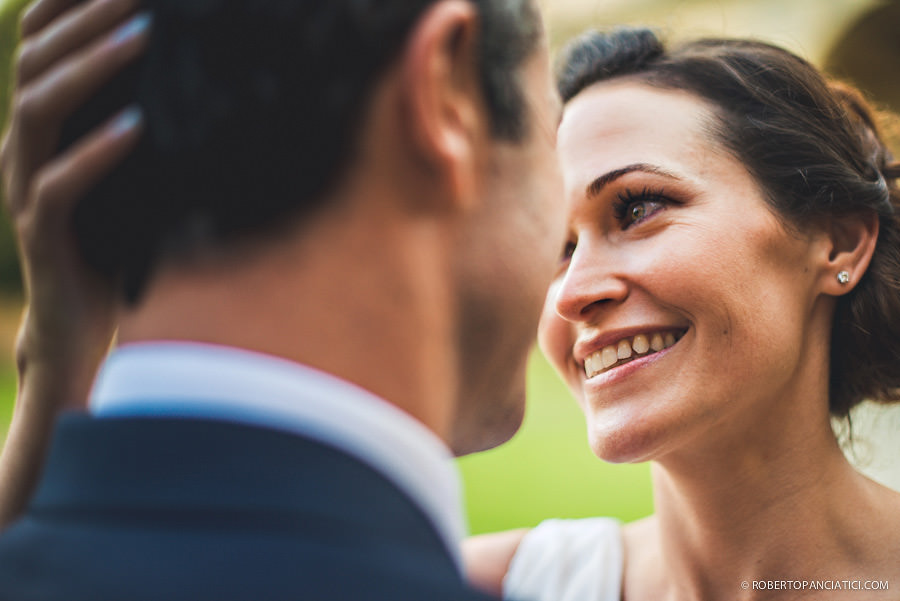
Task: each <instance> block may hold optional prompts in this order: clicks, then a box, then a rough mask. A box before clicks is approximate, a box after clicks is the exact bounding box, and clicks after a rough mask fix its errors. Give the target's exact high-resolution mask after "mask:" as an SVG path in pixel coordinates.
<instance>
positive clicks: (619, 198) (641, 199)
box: [613, 188, 671, 229]
mask: <svg viewBox="0 0 900 601" xmlns="http://www.w3.org/2000/svg"><path fill="white" fill-rule="evenodd" d="M670 203H671V200H669V198H668V197H666V196H665V195H664V194H663V191H662V190H652V189H650V188H644V189H643V190H641V191H640V192H635V191H634V190H630V189H629V190H625V191H624V192H620V193H619V194H617V195H616V200H615V202H614V203H613V213H614V214H615V216H616V219H617V220H618V221H619V223H621V224H622V229H628V228H629V227H631V226H632V225H636V224H638V223H640V222H642V221H644V220H645V219H647V218H648V217H650V216H652V215H653V214H655V213H657V212H658V211H661V210H662V209H664V208H665V207H666V205H668V204H670Z"/></svg>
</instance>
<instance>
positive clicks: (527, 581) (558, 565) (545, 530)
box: [503, 518, 624, 601]
mask: <svg viewBox="0 0 900 601" xmlns="http://www.w3.org/2000/svg"><path fill="white" fill-rule="evenodd" d="M623 569H624V547H623V543H622V525H621V523H620V522H619V521H618V520H615V519H612V518H587V519H581V520H547V521H545V522H541V523H540V524H539V525H538V526H537V527H536V528H534V529H533V530H531V531H530V532H529V533H528V534H526V535H525V537H524V538H523V539H522V542H521V543H520V544H519V548H518V549H517V550H516V553H515V555H514V556H513V559H512V562H511V563H510V566H509V571H508V572H507V573H506V577H505V578H504V580H503V596H504V598H505V599H515V600H516V601H620V599H621V596H622V574H623Z"/></svg>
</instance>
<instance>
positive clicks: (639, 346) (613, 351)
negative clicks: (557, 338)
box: [584, 332, 678, 378]
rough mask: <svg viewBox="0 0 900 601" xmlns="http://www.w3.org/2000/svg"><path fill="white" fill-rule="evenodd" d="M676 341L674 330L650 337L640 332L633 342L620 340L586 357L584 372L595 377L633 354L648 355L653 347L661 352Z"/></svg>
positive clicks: (590, 376)
mask: <svg viewBox="0 0 900 601" xmlns="http://www.w3.org/2000/svg"><path fill="white" fill-rule="evenodd" d="M676 342H678V339H677V338H676V337H675V334H674V333H672V332H667V333H666V334H661V333H658V332H657V333H656V334H652V335H650V336H649V337H648V336H647V335H646V334H638V335H637V336H635V337H634V339H633V340H632V341H631V342H629V341H628V339H625V340H620V341H619V343H618V344H611V345H609V346H605V347H603V348H602V349H601V350H599V351H597V352H595V353H592V354H590V355H588V356H587V357H585V358H584V373H585V375H586V376H587V377H588V378H593V377H594V376H596V375H597V374H599V373H601V372H604V371H606V370H608V369H609V368H611V367H613V366H614V365H616V364H617V363H618V362H619V361H623V360H625V359H631V358H632V355H633V354H637V355H646V354H647V353H649V352H650V351H651V349H652V350H653V352H654V353H655V352H659V351H661V350H663V349H666V348H669V347H670V346H672V345H674V344H675V343H676ZM632 349H633V352H632Z"/></svg>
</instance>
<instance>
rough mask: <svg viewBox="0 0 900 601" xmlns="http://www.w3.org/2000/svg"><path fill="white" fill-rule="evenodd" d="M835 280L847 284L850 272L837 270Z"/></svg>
mask: <svg viewBox="0 0 900 601" xmlns="http://www.w3.org/2000/svg"><path fill="white" fill-rule="evenodd" d="M837 281H839V282H840V283H841V284H849V283H850V273H849V272H847V271H839V272H838V274H837Z"/></svg>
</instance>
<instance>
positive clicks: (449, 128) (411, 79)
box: [401, 0, 488, 210]
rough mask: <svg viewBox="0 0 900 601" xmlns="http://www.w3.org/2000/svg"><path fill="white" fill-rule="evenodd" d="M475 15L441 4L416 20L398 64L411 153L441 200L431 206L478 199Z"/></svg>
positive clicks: (455, 2)
mask: <svg viewBox="0 0 900 601" xmlns="http://www.w3.org/2000/svg"><path fill="white" fill-rule="evenodd" d="M478 36H479V20H478V11H477V9H476V7H475V6H474V4H473V3H472V2H469V1H467V0H443V1H442V2H438V3H436V4H435V5H434V6H433V7H431V8H430V9H428V10H427V11H426V13H425V14H424V15H423V16H422V17H421V18H420V19H419V21H418V23H417V25H416V27H415V29H414V31H413V32H412V34H411V35H410V39H409V42H408V44H407V46H406V48H405V51H404V55H403V58H402V59H401V69H402V76H401V86H402V98H403V102H402V110H404V111H405V112H406V113H407V114H406V115H403V119H402V120H401V121H402V122H403V123H405V124H406V134H407V135H408V136H409V143H410V144H411V145H412V147H413V152H415V153H417V154H418V155H419V156H420V157H421V159H422V160H421V163H422V164H423V165H424V166H425V167H426V168H427V169H428V170H429V171H430V172H431V175H432V176H434V177H435V178H436V179H437V181H438V182H439V185H441V186H442V187H443V190H444V192H445V194H435V195H434V196H433V197H432V198H431V201H433V202H445V203H447V204H449V205H450V206H447V207H444V208H447V209H457V210H458V209H460V208H465V207H467V206H469V205H471V204H472V203H475V202H476V201H477V198H478V188H479V165H480V163H482V159H483V153H484V151H485V143H486V141H487V138H488V118H487V113H486V108H485V104H484V100H483V95H482V89H481V79H480V73H479V68H478Z"/></svg>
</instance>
